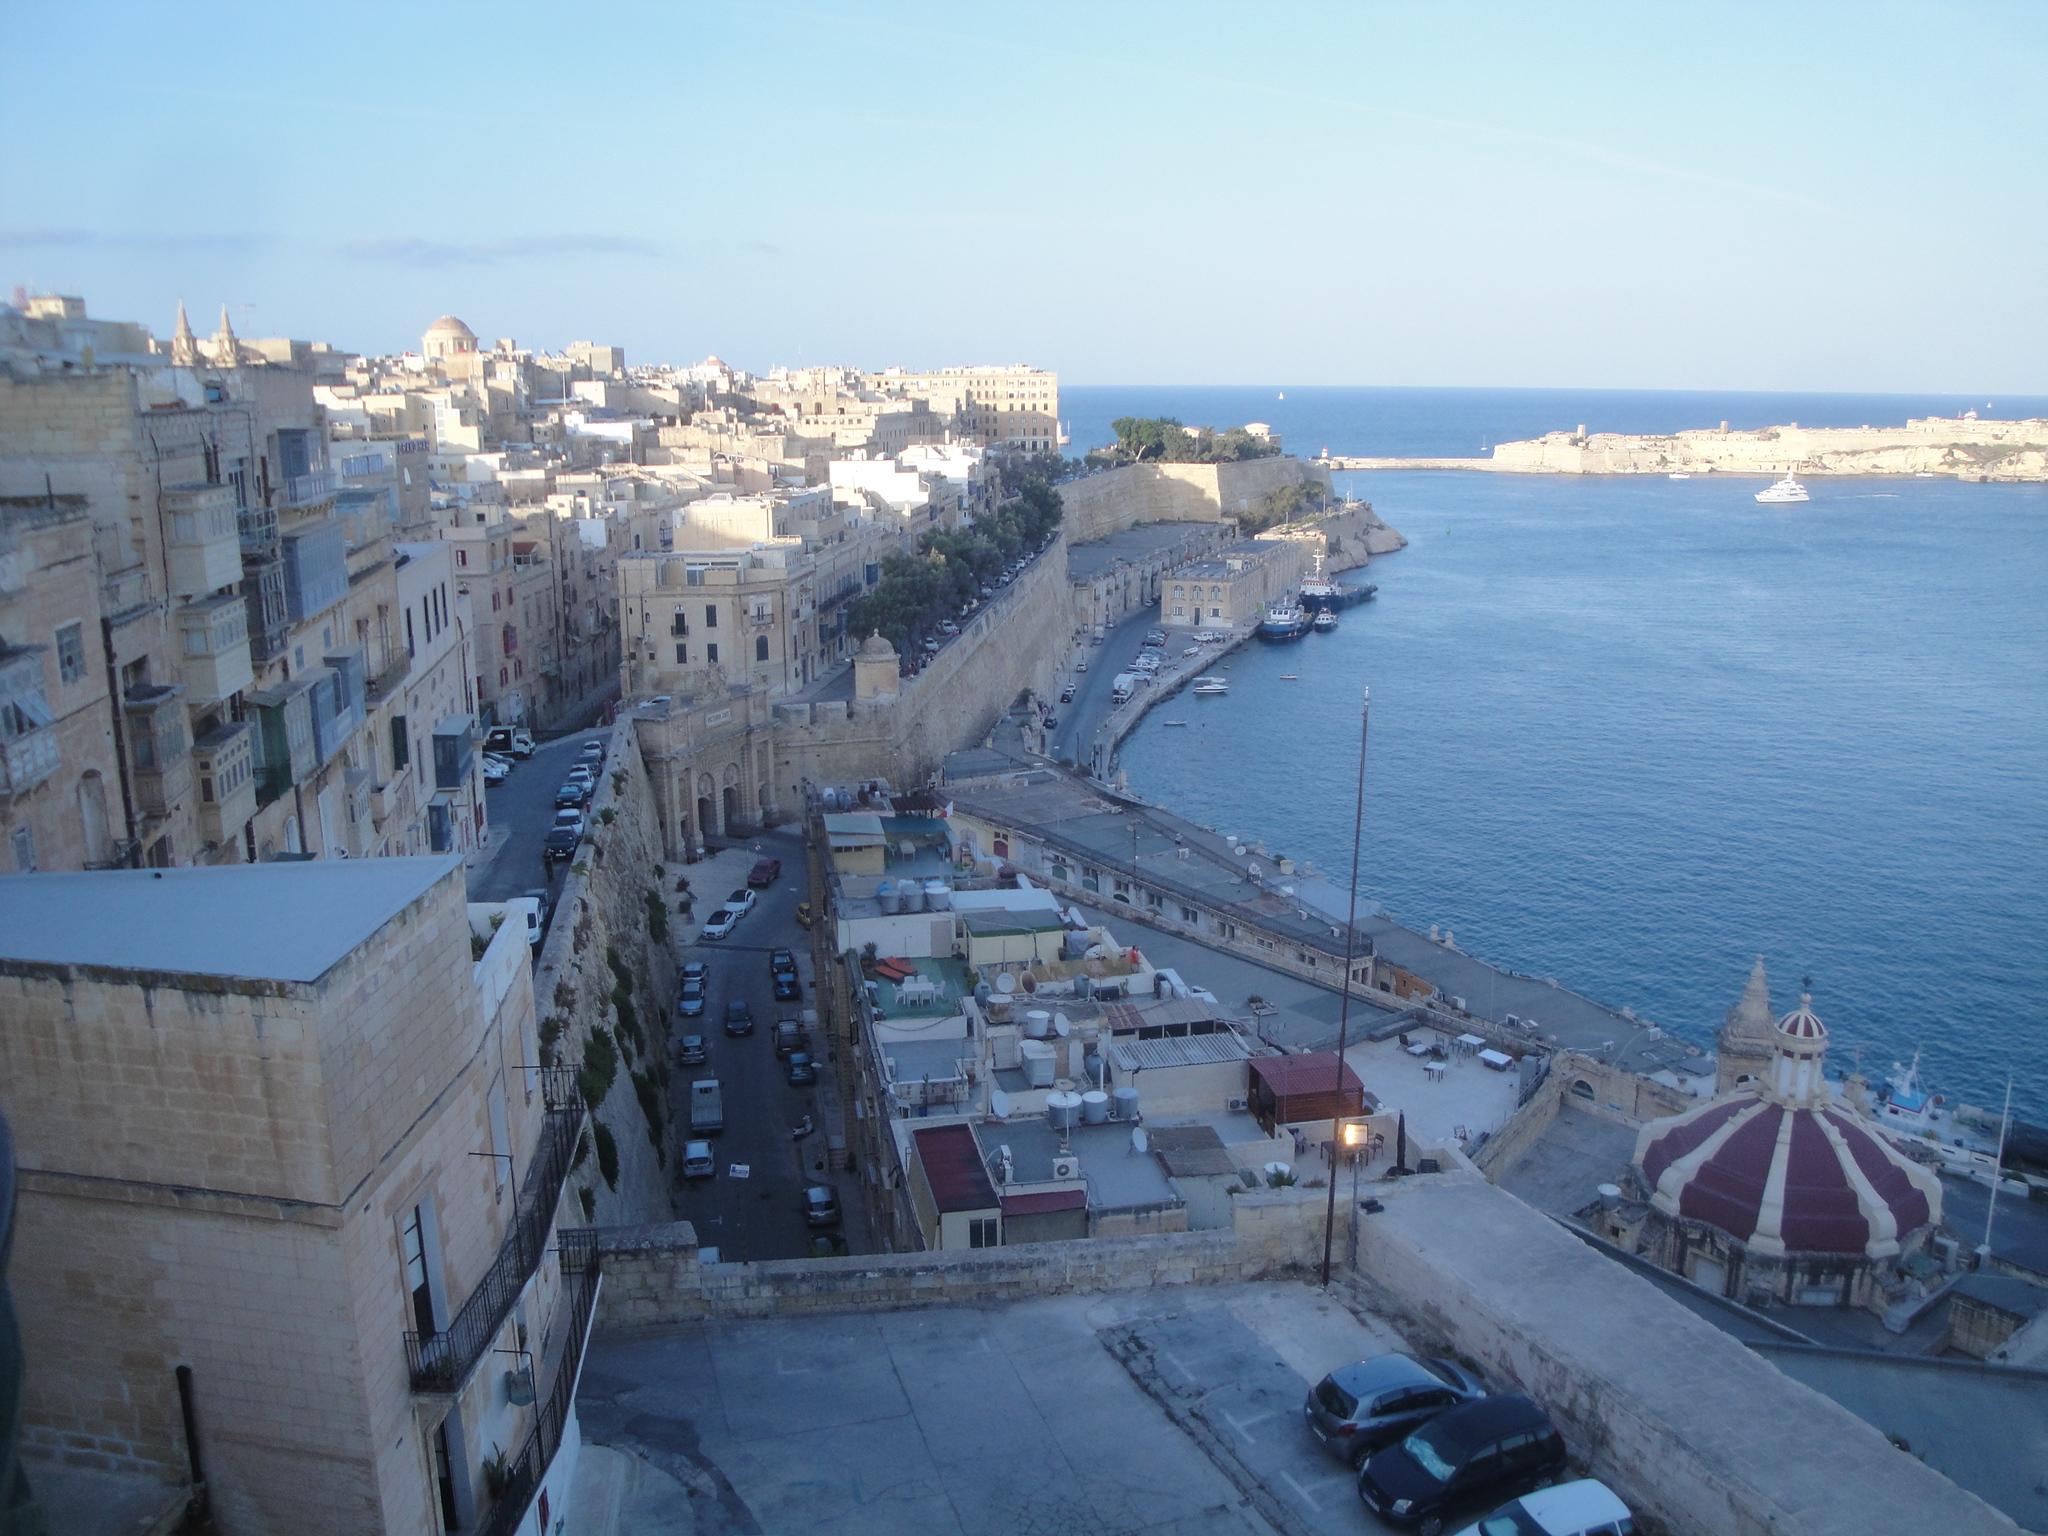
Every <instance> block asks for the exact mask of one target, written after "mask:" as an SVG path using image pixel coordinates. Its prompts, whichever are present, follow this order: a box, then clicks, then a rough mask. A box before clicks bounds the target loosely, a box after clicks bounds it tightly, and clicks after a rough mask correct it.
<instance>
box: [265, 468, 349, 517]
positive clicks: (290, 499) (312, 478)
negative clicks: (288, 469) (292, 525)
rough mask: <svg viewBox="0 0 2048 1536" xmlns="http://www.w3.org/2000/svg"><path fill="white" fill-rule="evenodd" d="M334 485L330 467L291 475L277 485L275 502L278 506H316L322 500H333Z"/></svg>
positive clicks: (334, 481) (332, 472)
mask: <svg viewBox="0 0 2048 1536" xmlns="http://www.w3.org/2000/svg"><path fill="white" fill-rule="evenodd" d="M335 485H336V479H335V474H334V471H333V470H331V469H316V470H313V471H311V472H310V473H308V474H303V475H292V476H290V477H288V478H287V479H286V480H285V482H284V483H283V484H282V485H281V486H279V487H278V491H277V504H278V505H279V506H280V507H294V508H296V507H317V506H318V505H320V503H321V502H323V501H332V500H334V491H335Z"/></svg>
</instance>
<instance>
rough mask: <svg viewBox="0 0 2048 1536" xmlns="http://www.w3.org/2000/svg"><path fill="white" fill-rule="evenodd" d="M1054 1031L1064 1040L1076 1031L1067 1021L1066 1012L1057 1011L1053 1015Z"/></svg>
mask: <svg viewBox="0 0 2048 1536" xmlns="http://www.w3.org/2000/svg"><path fill="white" fill-rule="evenodd" d="M1052 1032H1053V1033H1054V1034H1056V1035H1058V1036H1059V1037H1060V1038H1061V1039H1062V1040H1064V1039H1066V1038H1067V1036H1068V1035H1071V1034H1072V1033H1073V1032H1074V1026H1073V1025H1071V1024H1069V1023H1068V1022H1067V1016H1066V1015H1065V1014H1064V1013H1056V1014H1054V1015H1053V1016H1052Z"/></svg>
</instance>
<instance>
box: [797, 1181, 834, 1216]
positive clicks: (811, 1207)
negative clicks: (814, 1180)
mask: <svg viewBox="0 0 2048 1536" xmlns="http://www.w3.org/2000/svg"><path fill="white" fill-rule="evenodd" d="M804 1221H805V1222H806V1223H807V1224H808V1225H810V1226H813V1227H836V1226H838V1225H839V1196H838V1195H837V1194H835V1193H833V1190H832V1186H831V1185H829V1184H813V1185H811V1186H810V1187H809V1188H808V1189H806V1190H805V1191H804Z"/></svg>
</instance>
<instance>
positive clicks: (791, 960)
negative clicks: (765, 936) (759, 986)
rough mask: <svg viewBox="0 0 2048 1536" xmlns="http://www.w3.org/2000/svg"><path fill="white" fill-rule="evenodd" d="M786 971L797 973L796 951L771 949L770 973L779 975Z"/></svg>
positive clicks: (769, 954)
mask: <svg viewBox="0 0 2048 1536" xmlns="http://www.w3.org/2000/svg"><path fill="white" fill-rule="evenodd" d="M784 971H788V972H789V973H790V974H791V975H792V976H793V975H795V974H796V952H795V951H794V950H788V949H771V950H769V951H768V974H769V975H771V976H779V975H781V974H782V973H783V972H784Z"/></svg>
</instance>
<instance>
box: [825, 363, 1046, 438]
mask: <svg viewBox="0 0 2048 1536" xmlns="http://www.w3.org/2000/svg"><path fill="white" fill-rule="evenodd" d="M863 382H864V383H866V384H868V385H870V386H871V387H873V388H875V389H878V390H882V391H885V392H887V393H891V394H900V395H904V396H908V397H910V398H914V399H919V400H923V401H924V402H925V403H926V404H927V405H928V406H929V407H930V408H931V410H932V411H933V413H934V414H936V415H938V416H940V417H942V418H944V417H950V418H951V419H952V421H953V422H954V424H955V425H956V427H957V428H958V431H959V433H960V435H961V436H963V437H964V438H965V439H966V440H967V441H968V442H971V443H978V444H980V445H981V446H983V447H985V448H989V449H992V450H994V451H995V452H998V453H1006V454H1010V453H1053V452H1056V451H1057V450H1058V448H1059V445H1060V424H1059V416H1060V380H1059V375H1058V374H1056V373H1054V372H1052V371H1050V370H1049V369H1044V368H1031V367H1027V366H1025V365H1023V364H1012V365H1010V366H1007V367H973V368H937V369H931V370H929V371H925V372H917V371H913V370H908V369H899V368H886V369H883V370H882V371H880V372H879V373H870V374H866V375H863Z"/></svg>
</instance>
